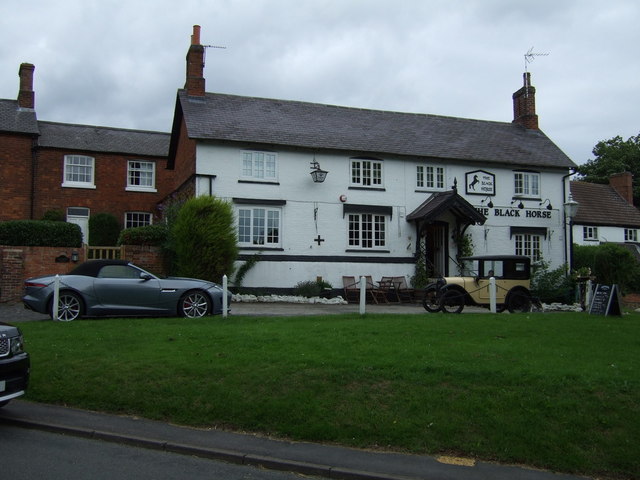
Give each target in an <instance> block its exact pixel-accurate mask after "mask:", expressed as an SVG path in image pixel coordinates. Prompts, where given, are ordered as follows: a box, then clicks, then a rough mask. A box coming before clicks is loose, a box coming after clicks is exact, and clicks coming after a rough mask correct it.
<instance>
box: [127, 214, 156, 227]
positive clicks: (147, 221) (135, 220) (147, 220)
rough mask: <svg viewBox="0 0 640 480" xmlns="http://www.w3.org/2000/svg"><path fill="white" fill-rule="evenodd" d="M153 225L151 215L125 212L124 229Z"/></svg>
mask: <svg viewBox="0 0 640 480" xmlns="http://www.w3.org/2000/svg"><path fill="white" fill-rule="evenodd" d="M152 224H153V215H151V214H150V213H149V212H125V214H124V228H136V227H146V226H147V225H152Z"/></svg>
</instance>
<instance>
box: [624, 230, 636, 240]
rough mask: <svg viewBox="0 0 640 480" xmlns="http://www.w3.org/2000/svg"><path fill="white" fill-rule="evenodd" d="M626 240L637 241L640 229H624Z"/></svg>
mask: <svg viewBox="0 0 640 480" xmlns="http://www.w3.org/2000/svg"><path fill="white" fill-rule="evenodd" d="M624 241H625V242H637V241H638V229H637V228H625V229H624Z"/></svg>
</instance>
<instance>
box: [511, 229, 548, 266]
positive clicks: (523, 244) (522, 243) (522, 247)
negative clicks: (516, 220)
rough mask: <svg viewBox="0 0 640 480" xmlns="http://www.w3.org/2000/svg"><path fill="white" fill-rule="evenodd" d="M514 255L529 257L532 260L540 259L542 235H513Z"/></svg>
mask: <svg viewBox="0 0 640 480" xmlns="http://www.w3.org/2000/svg"><path fill="white" fill-rule="evenodd" d="M515 240H516V255H524V256H526V257H529V258H530V259H531V261H532V262H536V261H538V260H540V259H541V258H542V257H541V253H542V235H533V234H529V233H521V234H517V235H515Z"/></svg>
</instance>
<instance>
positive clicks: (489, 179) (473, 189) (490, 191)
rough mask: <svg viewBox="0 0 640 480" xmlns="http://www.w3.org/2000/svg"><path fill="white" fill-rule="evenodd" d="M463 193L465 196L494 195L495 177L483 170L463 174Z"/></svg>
mask: <svg viewBox="0 0 640 480" xmlns="http://www.w3.org/2000/svg"><path fill="white" fill-rule="evenodd" d="M464 183H465V192H466V193H467V195H484V196H487V195H495V194H496V176H495V175H494V174H493V173H489V172H485V171H484V170H474V171H473V172H467V173H465V182H464Z"/></svg>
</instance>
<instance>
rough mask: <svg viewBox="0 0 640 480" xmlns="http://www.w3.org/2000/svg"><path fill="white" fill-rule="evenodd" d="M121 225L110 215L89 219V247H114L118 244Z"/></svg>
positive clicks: (102, 214) (103, 214) (97, 215)
mask: <svg viewBox="0 0 640 480" xmlns="http://www.w3.org/2000/svg"><path fill="white" fill-rule="evenodd" d="M119 235H120V224H119V223H118V220H117V219H116V217H114V216H113V215H111V214H110V213H98V214H96V215H92V216H91V217H89V245H95V246H100V247H113V246H116V245H117V243H118V236H119Z"/></svg>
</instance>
